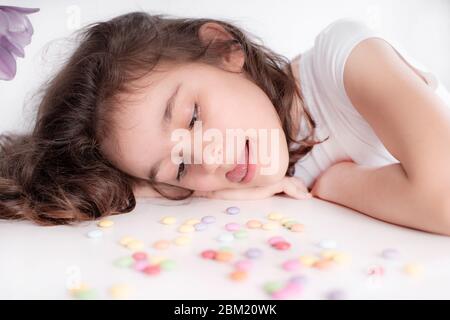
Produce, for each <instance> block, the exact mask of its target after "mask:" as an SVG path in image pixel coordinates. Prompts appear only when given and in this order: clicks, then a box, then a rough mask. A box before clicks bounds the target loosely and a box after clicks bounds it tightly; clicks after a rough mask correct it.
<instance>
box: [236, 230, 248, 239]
mask: <svg viewBox="0 0 450 320" xmlns="http://www.w3.org/2000/svg"><path fill="white" fill-rule="evenodd" d="M233 235H234V237H235V238H236V239H245V238H247V231H245V230H239V231H236V232H235V233H233Z"/></svg>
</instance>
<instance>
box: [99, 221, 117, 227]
mask: <svg viewBox="0 0 450 320" xmlns="http://www.w3.org/2000/svg"><path fill="white" fill-rule="evenodd" d="M97 225H98V226H99V227H100V228H110V227H112V226H113V225H114V221H112V220H108V219H104V220H100V221H99V222H98V223H97Z"/></svg>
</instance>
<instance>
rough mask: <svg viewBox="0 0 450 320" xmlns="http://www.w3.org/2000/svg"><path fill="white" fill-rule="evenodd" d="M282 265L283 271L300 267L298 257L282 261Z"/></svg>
mask: <svg viewBox="0 0 450 320" xmlns="http://www.w3.org/2000/svg"><path fill="white" fill-rule="evenodd" d="M282 267H283V269H284V270H285V271H294V270H297V269H298V268H299V267H300V261H298V259H291V260H287V261H285V262H283V264H282Z"/></svg>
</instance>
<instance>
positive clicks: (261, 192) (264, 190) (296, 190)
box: [193, 177, 312, 200]
mask: <svg viewBox="0 0 450 320" xmlns="http://www.w3.org/2000/svg"><path fill="white" fill-rule="evenodd" d="M282 192H284V193H285V194H286V195H288V196H289V197H292V198H294V199H310V198H312V195H311V194H310V193H308V189H307V188H306V187H305V184H304V183H303V181H302V180H301V179H300V178H297V177H284V178H283V179H282V180H280V181H278V182H276V183H274V184H271V185H268V186H264V187H251V188H242V189H224V190H217V191H195V192H194V194H193V196H197V197H204V198H209V199H222V200H259V199H265V198H269V197H271V196H273V195H275V194H277V193H282Z"/></svg>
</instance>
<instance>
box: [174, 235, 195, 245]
mask: <svg viewBox="0 0 450 320" xmlns="http://www.w3.org/2000/svg"><path fill="white" fill-rule="evenodd" d="M173 242H174V243H175V244H176V245H177V246H184V245H187V244H189V243H190V242H191V238H189V237H186V236H180V237H177V238H175V239H174V241H173Z"/></svg>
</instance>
